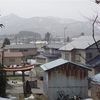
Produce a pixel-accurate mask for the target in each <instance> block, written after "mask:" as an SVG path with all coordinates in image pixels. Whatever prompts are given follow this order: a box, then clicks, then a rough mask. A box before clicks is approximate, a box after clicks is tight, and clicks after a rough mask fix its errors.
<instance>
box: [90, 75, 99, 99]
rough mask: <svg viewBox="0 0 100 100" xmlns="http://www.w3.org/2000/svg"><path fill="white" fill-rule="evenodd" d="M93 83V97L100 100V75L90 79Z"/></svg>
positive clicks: (91, 84)
mask: <svg viewBox="0 0 100 100" xmlns="http://www.w3.org/2000/svg"><path fill="white" fill-rule="evenodd" d="M88 80H90V81H91V83H90V86H91V97H92V98H93V100H100V73H99V74H96V75H94V76H91V77H89V78H88Z"/></svg>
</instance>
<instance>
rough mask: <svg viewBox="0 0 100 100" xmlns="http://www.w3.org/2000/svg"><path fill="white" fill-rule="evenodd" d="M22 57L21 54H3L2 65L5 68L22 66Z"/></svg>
mask: <svg viewBox="0 0 100 100" xmlns="http://www.w3.org/2000/svg"><path fill="white" fill-rule="evenodd" d="M22 61H23V55H22V53H21V52H4V55H3V64H4V65H6V66H10V65H12V66H13V65H20V66H21V65H22Z"/></svg>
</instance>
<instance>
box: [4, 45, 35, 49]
mask: <svg viewBox="0 0 100 100" xmlns="http://www.w3.org/2000/svg"><path fill="white" fill-rule="evenodd" d="M26 48H30V49H31V48H36V45H35V44H16V45H6V46H5V47H4V49H26Z"/></svg>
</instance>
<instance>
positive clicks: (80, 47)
mask: <svg viewBox="0 0 100 100" xmlns="http://www.w3.org/2000/svg"><path fill="white" fill-rule="evenodd" d="M95 39H96V41H97V44H98V47H99V49H100V36H95ZM59 50H60V51H61V57H62V58H63V59H66V60H69V61H72V62H75V63H79V64H87V65H89V67H90V68H92V70H93V71H92V73H89V75H93V74H95V73H96V72H98V69H100V60H99V58H100V53H99V52H98V49H97V47H96V43H95V41H94V40H93V37H92V36H80V37H79V38H77V39H75V40H74V41H72V42H69V43H68V44H66V45H65V46H63V47H61V48H60V49H59ZM91 62H92V63H91Z"/></svg>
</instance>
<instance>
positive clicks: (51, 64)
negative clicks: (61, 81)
mask: <svg viewBox="0 0 100 100" xmlns="http://www.w3.org/2000/svg"><path fill="white" fill-rule="evenodd" d="M67 62H68V61H66V60H64V59H61V58H60V59H57V60H54V61H51V62H49V63H46V64H43V65H41V66H40V67H41V68H42V69H43V70H44V71H47V70H49V69H52V68H55V67H57V66H60V65H62V64H65V63H67Z"/></svg>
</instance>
